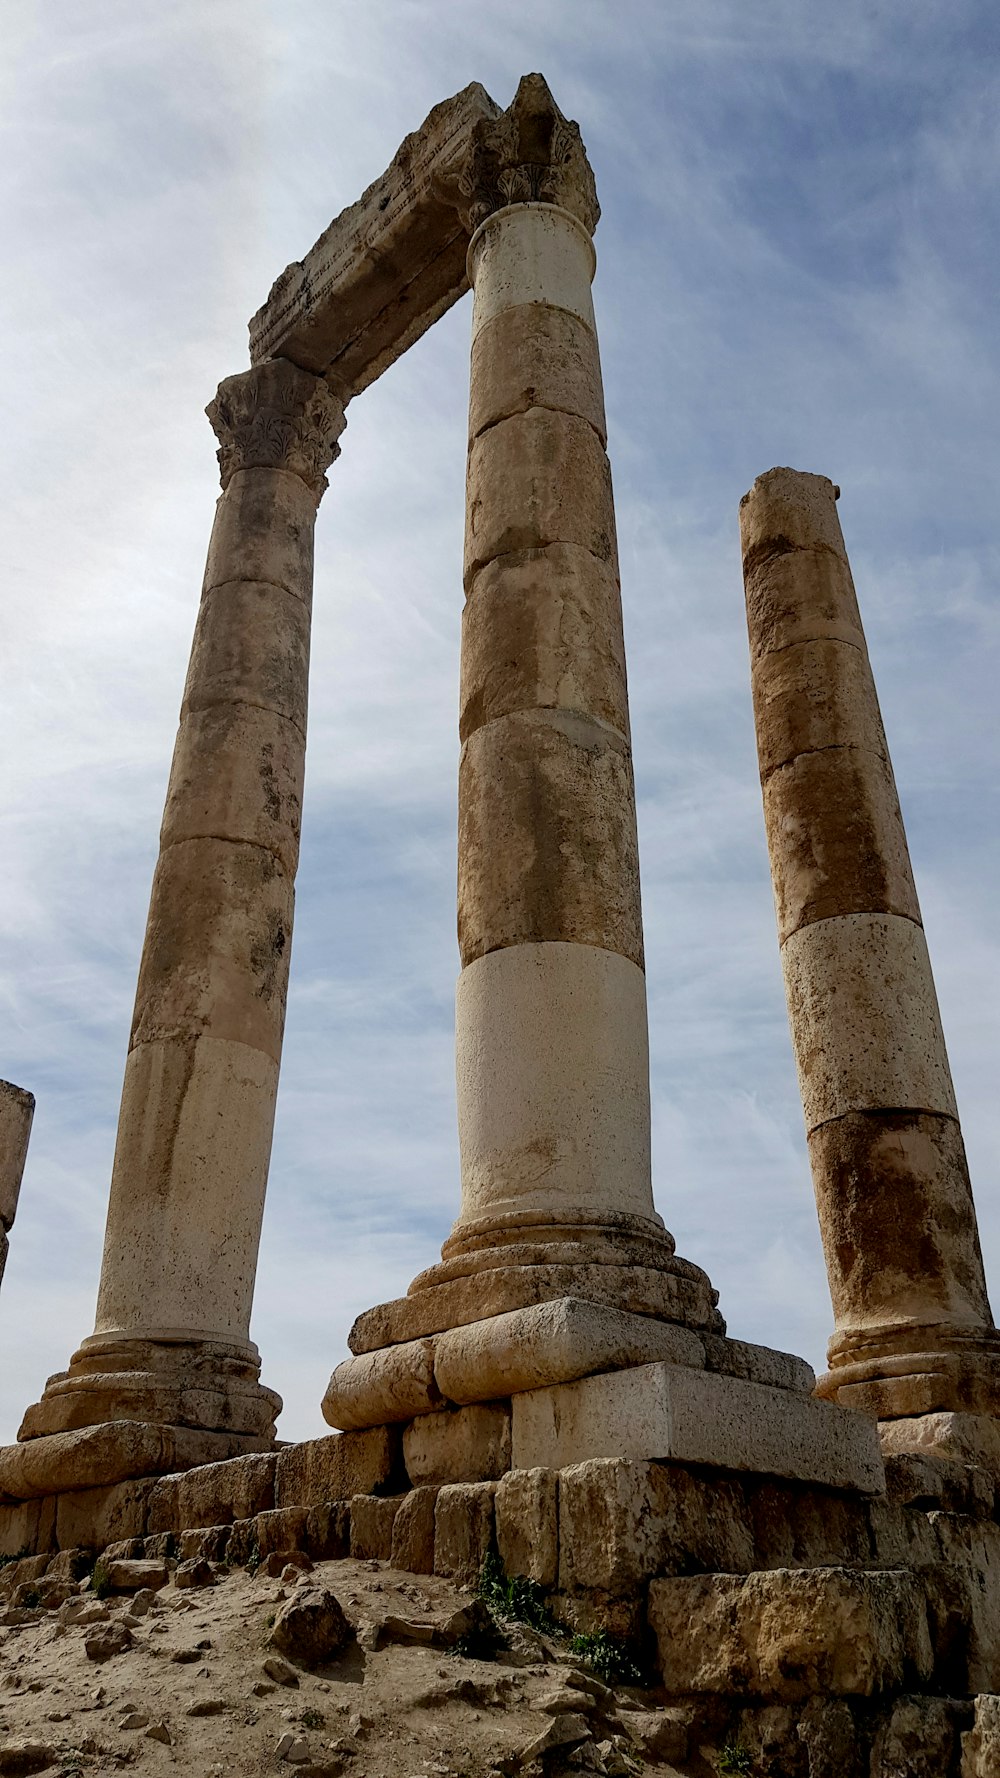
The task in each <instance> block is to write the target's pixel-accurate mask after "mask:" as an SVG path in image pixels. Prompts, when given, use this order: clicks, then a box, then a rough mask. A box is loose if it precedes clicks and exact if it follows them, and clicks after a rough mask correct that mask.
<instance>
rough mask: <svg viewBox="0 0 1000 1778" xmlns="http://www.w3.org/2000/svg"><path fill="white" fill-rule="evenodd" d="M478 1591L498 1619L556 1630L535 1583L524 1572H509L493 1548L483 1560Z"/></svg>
mask: <svg viewBox="0 0 1000 1778" xmlns="http://www.w3.org/2000/svg"><path fill="white" fill-rule="evenodd" d="M477 1591H478V1595H479V1598H480V1599H481V1600H482V1601H483V1604H484V1605H485V1606H486V1609H487V1611H489V1613H490V1615H491V1616H492V1617H493V1618H495V1619H497V1620H498V1621H500V1622H504V1623H514V1624H528V1625H529V1626H530V1628H531V1629H532V1630H541V1631H547V1632H548V1633H549V1634H550V1635H552V1634H556V1635H557V1634H558V1633H559V1625H558V1624H557V1622H556V1620H555V1618H554V1617H553V1615H552V1613H551V1611H550V1610H549V1608H548V1606H547V1605H546V1603H545V1595H544V1593H543V1592H542V1589H541V1587H540V1586H539V1585H538V1582H537V1581H534V1580H528V1579H527V1578H526V1576H525V1575H523V1574H512V1575H508V1574H507V1570H506V1569H505V1568H504V1565H503V1563H502V1562H501V1560H500V1557H499V1556H498V1555H497V1554H496V1551H495V1550H491V1551H490V1552H489V1554H488V1555H487V1556H486V1558H485V1560H484V1562H483V1566H482V1568H481V1570H480V1574H479V1586H478V1589H477Z"/></svg>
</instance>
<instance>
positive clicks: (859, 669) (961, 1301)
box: [740, 469, 1000, 1421]
mask: <svg viewBox="0 0 1000 1778" xmlns="http://www.w3.org/2000/svg"><path fill="white" fill-rule="evenodd" d="M838 494H839V489H837V488H835V487H834V486H833V484H832V483H831V482H829V481H828V480H827V479H826V477H825V476H821V475H804V474H798V473H797V472H796V471H794V470H791V469H772V470H770V471H769V472H768V473H767V474H766V475H762V476H760V477H759V478H758V479H757V481H756V482H755V483H754V485H753V487H752V488H751V490H750V492H749V493H748V494H747V495H745V497H744V499H743V501H742V504H741V507H740V526H741V531H742V541H743V564H744V576H745V582H746V599H747V616H748V623H749V630H750V653H751V661H752V674H753V698H754V712H755V717H756V724H757V745H758V753H759V759H760V775H761V783H762V786H763V795H764V816H765V823H766V827H767V839H768V847H769V850H770V855H771V872H772V876H773V881H774V899H775V907H776V911H777V920H778V935H779V941H780V944H781V956H782V966H783V970H784V977H785V991H786V995H787V1000H788V1017H789V1022H790V1025H791V1031H792V1041H793V1044H794V1048H795V1056H796V1062H797V1066H798V1073H799V1085H800V1088H801V1093H802V1103H803V1109H804V1112H805V1121H806V1129H807V1132H808V1142H809V1155H810V1161H811V1166H812V1175H813V1183H814V1186H815V1191H816V1203H817V1208H818V1211H819V1221H820V1228H821V1231H822V1236H823V1245H824V1250H825V1254H826V1265H827V1273H828V1276H829V1281H830V1292H831V1296H832V1298H833V1309H834V1317H835V1332H834V1335H833V1338H832V1340H831V1342H830V1350H829V1363H830V1372H829V1375H828V1376H826V1377H825V1378H823V1379H821V1382H820V1385H819V1390H820V1393H822V1394H824V1395H826V1396H828V1397H829V1398H831V1399H833V1400H836V1401H839V1402H841V1403H843V1404H844V1405H847V1406H860V1407H863V1408H866V1409H868V1410H869V1411H871V1412H874V1413H875V1414H877V1415H878V1417H879V1418H880V1419H882V1420H892V1421H897V1420H900V1419H904V1418H910V1417H913V1416H923V1415H929V1414H934V1413H935V1412H937V1411H940V1410H950V1411H955V1410H959V1411H963V1410H964V1411H967V1412H972V1413H987V1414H992V1413H995V1411H996V1409H997V1406H998V1387H997V1385H998V1369H997V1358H998V1352H1000V1340H998V1336H997V1334H996V1332H995V1331H994V1327H993V1318H992V1315H991V1312H990V1305H989V1301H988V1298H987V1294H986V1282H985V1277H984V1273H983V1262H982V1256H981V1253H980V1247H979V1235H978V1230H977V1226H976V1213H975V1208H974V1205H973V1200H972V1190H971V1187H970V1183H969V1174H968V1168H967V1166H966V1159H965V1150H964V1147H963V1144H962V1132H961V1127H960V1125H959V1121H958V1109H957V1106H956V1103H955V1093H954V1089H953V1086H952V1080H951V1073H950V1070H949V1066H948V1057H947V1054H946V1051H945V1044H944V1037H943V1034H942V1030H941V1021H940V1016H939V1013H938V1005H937V999H936V996H935V992H934V982H933V978H932V975H931V967H930V961H929V958H928V954H927V945H926V941H925V938H924V932H923V927H922V925H921V920H920V909H919V906H918V903H917V895H916V890H915V888H914V884H913V875H912V871H911V869H910V860H909V855H908V852H907V846H906V836H905V833H904V831H903V823H902V818H901V815H900V810H899V802H898V799H897V796H896V787H895V783H894V781H893V774H892V766H891V764H890V760H889V753H888V748H887V746H886V740H885V734H884V731H883V728H882V721H881V717H880V714H879V706H878V699H877V696H876V692H875V684H874V680H873V678H872V671H871V666H870V664H869V660H868V653H867V649H866V646H865V638H864V633H863V631H862V627H861V619H860V616H859V613H858V605H857V600H856V597H855V592H854V585H853V582H852V579H851V571H850V567H849V565H848V560H847V554H846V551H845V548H844V540H843V536H842V533H841V529H840V523H839V520H838V515H837V508H836V504H835V502H836V499H837V496H838Z"/></svg>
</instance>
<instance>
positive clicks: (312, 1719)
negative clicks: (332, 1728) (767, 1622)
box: [299, 1710, 326, 1729]
mask: <svg viewBox="0 0 1000 1778" xmlns="http://www.w3.org/2000/svg"><path fill="white" fill-rule="evenodd" d="M299 1721H300V1722H301V1724H302V1727H303V1728H304V1729H321V1728H322V1727H323V1724H324V1722H325V1721H326V1718H325V1717H324V1715H323V1712H322V1710H303V1712H302V1715H301V1716H300V1717H299Z"/></svg>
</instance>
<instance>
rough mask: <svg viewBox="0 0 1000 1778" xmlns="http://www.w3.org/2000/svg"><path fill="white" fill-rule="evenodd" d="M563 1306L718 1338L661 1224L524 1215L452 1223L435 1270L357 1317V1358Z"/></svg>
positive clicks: (687, 1265)
mask: <svg viewBox="0 0 1000 1778" xmlns="http://www.w3.org/2000/svg"><path fill="white" fill-rule="evenodd" d="M564 1297H574V1298H578V1299H580V1300H583V1301H586V1302H591V1303H601V1304H605V1305H606V1306H607V1307H609V1308H613V1309H621V1310H624V1311H626V1312H627V1313H629V1314H633V1315H648V1316H652V1317H654V1318H655V1319H656V1320H659V1321H668V1322H673V1323H676V1324H677V1325H678V1326H680V1327H687V1328H690V1329H692V1330H694V1331H695V1332H699V1333H709V1334H714V1335H722V1334H724V1333H725V1331H726V1324H725V1321H724V1320H723V1318H722V1316H721V1314H720V1313H719V1310H718V1307H717V1305H718V1301H719V1293H718V1291H716V1290H713V1288H712V1284H711V1280H710V1279H709V1277H708V1274H707V1273H706V1272H703V1271H702V1269H701V1267H700V1266H695V1265H692V1264H691V1262H690V1261H689V1260H685V1259H680V1258H678V1256H677V1254H676V1253H675V1251H674V1241H673V1236H672V1235H670V1234H669V1233H668V1232H667V1230H666V1229H665V1228H664V1227H663V1225H662V1223H660V1222H659V1220H658V1219H657V1220H654V1219H653V1218H652V1217H649V1218H647V1217H639V1216H629V1215H617V1216H607V1217H605V1218H603V1219H601V1220H600V1221H596V1220H593V1219H590V1218H588V1217H587V1215H586V1214H585V1213H582V1212H581V1213H580V1215H579V1216H577V1217H575V1218H573V1219H572V1220H570V1219H569V1218H566V1219H564V1220H562V1221H559V1222H554V1221H553V1220H552V1219H551V1217H544V1216H542V1215H540V1214H535V1213H532V1212H525V1211H511V1212H509V1213H506V1214H500V1215H493V1216H491V1217H489V1218H486V1217H484V1218H481V1219H479V1220H478V1221H475V1222H458V1223H456V1225H455V1228H454V1229H453V1230H452V1233H451V1235H450V1236H449V1238H448V1240H447V1241H446V1242H445V1244H444V1247H443V1248H442V1253H441V1261H440V1264H438V1265H436V1266H431V1267H429V1268H428V1270H427V1271H425V1272H421V1273H419V1275H418V1276H417V1277H416V1278H415V1279H414V1280H413V1283H412V1284H411V1285H410V1288H409V1290H408V1291H407V1294H406V1296H405V1297H397V1298H396V1299H395V1300H394V1301H392V1302H389V1303H381V1304H379V1305H378V1307H377V1308H374V1309H368V1310H366V1312H365V1313H364V1314H363V1315H359V1316H358V1319H357V1320H356V1321H355V1323H354V1326H353V1327H352V1329H351V1332H350V1335H349V1337H348V1342H347V1343H348V1345H349V1347H350V1349H351V1351H352V1352H354V1353H356V1354H361V1353H367V1352H375V1351H378V1350H379V1349H380V1348H382V1347H385V1346H395V1345H398V1344H401V1343H402V1342H403V1341H406V1340H417V1339H424V1338H426V1337H427V1336H428V1335H431V1334H438V1333H444V1332H446V1331H447V1330H448V1329H450V1328H456V1327H464V1326H467V1325H468V1324H469V1323H470V1322H473V1321H482V1320H484V1319H485V1318H486V1317H488V1316H494V1315H503V1314H508V1313H510V1312H511V1311H513V1310H515V1309H527V1308H530V1307H531V1306H533V1305H535V1304H538V1303H549V1302H556V1301H559V1300H560V1299H562V1298H564Z"/></svg>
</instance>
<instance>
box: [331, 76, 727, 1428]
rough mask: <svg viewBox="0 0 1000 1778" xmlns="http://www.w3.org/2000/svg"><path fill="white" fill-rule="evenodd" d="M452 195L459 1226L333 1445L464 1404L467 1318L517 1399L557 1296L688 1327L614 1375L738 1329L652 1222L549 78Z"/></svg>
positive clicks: (611, 636)
mask: <svg viewBox="0 0 1000 1778" xmlns="http://www.w3.org/2000/svg"><path fill="white" fill-rule="evenodd" d="M458 185H459V191H460V194H461V199H462V204H461V207H462V212H463V215H464V217H465V219H466V221H467V225H468V227H469V229H470V234H471V239H470V245H469V256H468V273H469V282H470V284H471V285H472V287H473V292H474V300H473V320H472V371H471V391H470V407H469V458H468V481H467V506H466V538H465V595H466V598H465V609H464V613H463V620H462V621H463V633H462V634H463V640H462V681H461V699H460V702H461V713H460V732H461V739H462V750H461V758H460V765H459V816H458V830H459V831H458V937H459V949H460V953H461V961H462V972H461V975H460V978H459V983H458V993H457V1005H456V1037H457V1075H458V1124H459V1139H460V1148H461V1165H462V1197H461V1208H460V1213H459V1216H458V1219H457V1221H456V1223H455V1225H454V1228H453V1230H452V1232H451V1235H450V1237H449V1238H448V1240H447V1241H446V1242H445V1245H444V1247H443V1250H442V1258H441V1262H440V1263H439V1264H438V1265H435V1266H433V1267H431V1268H430V1269H429V1270H427V1271H426V1272H423V1273H421V1274H420V1276H418V1277H417V1278H416V1279H415V1280H414V1281H413V1283H412V1285H411V1286H410V1290H409V1292H408V1294H407V1296H406V1297H405V1298H401V1299H399V1300H397V1301H396V1302H393V1303H388V1304H382V1305H380V1306H379V1307H377V1308H375V1309H372V1310H370V1311H368V1312H367V1313H366V1314H364V1315H362V1316H360V1317H359V1319H358V1321H357V1322H356V1323H355V1326H354V1328H353V1329H352V1332H351V1336H350V1345H351V1348H352V1351H353V1352H354V1353H355V1354H356V1355H357V1356H356V1358H355V1360H353V1361H352V1360H348V1361H347V1363H346V1365H344V1366H341V1367H338V1370H337V1372H336V1373H335V1374H334V1377H333V1379H332V1381H331V1386H330V1389H329V1390H328V1392H327V1396H326V1398H325V1401H324V1413H325V1414H326V1416H327V1418H328V1420H329V1421H330V1423H331V1424H332V1425H335V1426H342V1427H350V1426H355V1425H359V1424H363V1423H366V1422H367V1423H375V1422H376V1421H377V1419H378V1418H379V1417H383V1418H385V1417H388V1418H393V1417H396V1418H398V1417H400V1416H401V1415H402V1414H403V1412H404V1410H406V1409H412V1411H414V1412H420V1411H424V1409H425V1408H426V1407H427V1406H428V1405H433V1403H434V1401H435V1400H436V1399H440V1397H439V1396H436V1395H435V1391H436V1390H440V1391H442V1392H443V1393H444V1394H445V1395H450V1396H451V1398H452V1399H458V1396H457V1395H455V1394H453V1393H452V1391H453V1388H454V1387H455V1386H456V1385H455V1379H454V1377H453V1376H451V1377H450V1380H449V1379H446V1374H445V1370H444V1369H442V1368H441V1364H440V1363H439V1362H438V1360H440V1358H441V1353H440V1351H438V1354H437V1358H436V1359H435V1361H434V1362H435V1366H436V1369H435V1381H434V1382H433V1383H431V1382H429V1381H428V1378H429V1376H430V1371H429V1369H428V1366H429V1365H430V1362H431V1361H430V1358H429V1355H428V1350H427V1349H426V1347H425V1346H424V1345H421V1344H420V1342H421V1341H424V1340H425V1339H426V1336H428V1335H434V1334H439V1333H443V1332H446V1331H447V1330H449V1329H454V1328H456V1327H467V1326H469V1324H470V1323H473V1322H482V1323H483V1324H484V1325H483V1336H482V1338H483V1349H484V1350H485V1349H488V1348H491V1347H492V1346H494V1345H495V1346H496V1348H497V1349H498V1350H499V1349H500V1348H501V1347H502V1348H503V1350H504V1351H505V1352H506V1353H507V1357H506V1359H505V1360H504V1363H503V1364H502V1365H501V1366H500V1368H499V1370H498V1371H497V1372H495V1373H494V1372H493V1371H489V1365H488V1364H486V1365H484V1367H483V1370H482V1373H481V1374H480V1373H479V1372H478V1371H477V1373H476V1380H475V1381H470V1378H469V1374H468V1372H467V1371H464V1372H463V1379H464V1381H463V1387H467V1388H469V1389H472V1390H475V1389H480V1388H481V1389H483V1390H485V1391H487V1392H489V1391H492V1392H493V1393H494V1394H495V1393H496V1391H497V1388H498V1387H499V1388H500V1393H501V1394H503V1393H510V1390H511V1388H515V1387H525V1386H526V1385H525V1384H524V1383H523V1381H522V1382H520V1383H518V1382H517V1381H516V1378H518V1377H521V1378H523V1377H524V1376H525V1375H526V1374H528V1370H527V1369H526V1368H525V1367H524V1366H523V1365H522V1364H521V1362H520V1358H519V1357H517V1356H516V1355H515V1348H516V1352H517V1353H521V1352H522V1351H523V1350H524V1349H526V1348H529V1347H530V1346H531V1345H532V1343H533V1342H535V1343H537V1326H538V1325H540V1324H538V1323H537V1321H536V1320H535V1319H531V1316H530V1313H529V1319H528V1320H527V1321H524V1322H517V1323H514V1322H512V1321H511V1319H510V1316H511V1314H512V1313H515V1312H520V1311H522V1310H524V1311H529V1312H533V1310H534V1308H535V1306H537V1305H540V1304H553V1303H556V1302H559V1301H566V1300H567V1299H569V1300H571V1301H572V1303H573V1304H575V1307H574V1308H573V1309H572V1310H571V1311H569V1312H568V1313H572V1314H575V1313H576V1312H577V1309H579V1306H580V1303H581V1301H583V1302H585V1303H592V1304H598V1305H601V1306H602V1307H605V1306H606V1307H608V1308H612V1309H614V1310H617V1311H625V1312H627V1313H628V1314H630V1315H632V1316H633V1317H634V1318H635V1319H638V1318H639V1317H650V1318H655V1319H656V1320H657V1321H662V1322H668V1323H670V1324H671V1330H670V1331H669V1332H668V1333H667V1334H662V1333H660V1332H658V1331H657V1330H655V1329H652V1328H651V1327H650V1323H649V1322H643V1323H642V1325H641V1326H640V1328H639V1330H638V1333H637V1334H636V1336H635V1340H634V1341H633V1344H632V1345H631V1346H630V1345H629V1343H628V1339H627V1338H624V1339H619V1340H618V1343H617V1345H615V1344H614V1343H613V1342H612V1341H611V1340H610V1339H609V1340H608V1342H607V1344H606V1348H602V1350H605V1351H606V1355H607V1362H606V1364H605V1365H604V1366H603V1368H614V1366H615V1365H617V1364H620V1363H628V1362H644V1359H645V1357H646V1356H657V1357H660V1356H669V1355H673V1354H675V1353H678V1352H683V1353H684V1354H685V1355H686V1356H687V1358H688V1359H689V1360H690V1362H699V1363H701V1362H703V1347H702V1345H701V1344H700V1342H699V1340H698V1339H697V1338H695V1339H693V1340H692V1339H690V1338H684V1337H681V1335H680V1334H679V1333H678V1332H677V1328H676V1325H675V1324H681V1326H682V1327H683V1329H684V1332H685V1334H686V1333H687V1331H688V1330H697V1333H698V1334H701V1333H707V1334H709V1335H713V1336H714V1335H716V1334H718V1333H720V1332H722V1331H723V1330H724V1323H723V1321H722V1318H721V1316H720V1315H719V1312H718V1309H717V1306H716V1305H717V1296H716V1293H715V1292H714V1291H713V1290H712V1287H711V1284H710V1282H709V1279H708V1277H707V1275H706V1274H705V1272H704V1271H702V1270H701V1268H700V1267H698V1266H695V1265H692V1264H690V1263H689V1262H688V1261H686V1260H683V1259H680V1258H678V1257H677V1256H676V1254H675V1252H674V1241H673V1237H672V1236H671V1235H670V1234H669V1233H668V1231H667V1230H666V1229H665V1228H664V1226H663V1222H662V1221H661V1219H660V1217H659V1216H658V1215H657V1213H656V1211H655V1209H654V1206H653V1192H652V1183H651V1173H650V1108H649V1056H648V1035H647V1018H646V983H645V975H644V970H643V945H642V914H641V907H640V896H639V861H638V845H637V839H636V818H635V790H634V785H633V777H632V757H631V746H630V736H629V718H628V694H627V690H626V679H625V653H624V642H623V635H622V611H621V595H620V590H619V581H618V559H617V547H616V539H615V519H614V503H613V498H612V490H611V472H610V468H609V464H608V458H607V455H606V451H605V444H606V426H605V417H604V398H603V391H602V384H601V367H600V357H599V352H598V345H597V332H596V327H595V321H594V310H593V304H592V300H591V280H592V278H593V275H594V268H595V263H596V262H595V254H594V248H593V242H592V238H591V237H592V235H593V231H594V228H595V226H596V223H597V218H598V214H599V211H598V206H597V199H596V193H595V190H594V181H593V175H592V173H591V170H590V166H589V163H588V162H587V158H586V154H585V151H584V149H583V145H582V143H581V141H580V137H579V132H578V130H577V128H576V125H575V124H571V123H568V122H567V120H566V119H565V118H564V117H563V116H562V114H561V113H560V112H559V111H558V109H557V107H556V106H555V104H554V102H553V100H552V97H551V94H550V93H549V91H548V88H547V87H546V85H545V82H544V81H543V80H542V79H541V77H540V76H538V75H534V76H527V77H526V78H525V79H524V80H523V81H522V82H521V84H520V86H519V88H518V92H517V96H516V98H515V100H514V103H513V105H512V106H511V107H510V110H509V111H508V112H506V113H504V114H503V116H502V117H501V118H500V119H499V120H497V121H496V122H487V123H484V124H482V125H481V126H480V127H479V129H478V134H477V136H476V139H475V142H474V145H473V149H472V152H471V154H470V156H469V160H468V162H467V164H466V165H465V167H464V168H463V170H462V173H461V175H460V178H459V181H458ZM500 1317H506V1318H507V1319H506V1322H505V1325H504V1326H503V1327H502V1328H501V1327H500V1325H499V1318H500ZM490 1318H492V1319H490ZM487 1323H488V1325H487ZM600 1325H601V1326H602V1328H606V1327H607V1326H609V1325H610V1322H609V1320H608V1317H606V1316H605V1317H604V1318H603V1320H601V1322H600ZM675 1336H676V1337H675ZM602 1338H603V1335H602ZM651 1340H652V1341H654V1342H656V1350H655V1352H650V1350H649V1346H648V1342H649V1341H651ZM570 1343H572V1342H570ZM556 1344H557V1342H556V1340H555V1336H554V1335H553V1336H551V1339H550V1346H551V1352H552V1358H551V1362H552V1371H553V1375H554V1380H562V1379H563V1377H564V1376H567V1375H571V1374H572V1375H579V1374H580V1373H579V1371H569V1370H567V1371H564V1372H563V1373H562V1375H555V1372H556V1371H557V1368H558V1363H559V1362H560V1361H559V1360H557V1358H556V1357H555V1347H556ZM387 1348H391V1349H392V1350H390V1351H388V1352H387V1351H386V1349H387ZM637 1352H641V1353H642V1354H643V1356H642V1357H636V1356H634V1354H635V1353H637ZM628 1353H632V1354H633V1356H632V1357H629V1356H628V1355H627V1354H628ZM623 1354H625V1356H622V1355H623ZM613 1355H616V1356H613ZM473 1368H475V1367H473ZM592 1368H595V1369H596V1368H601V1366H600V1365H599V1364H598V1363H597V1362H596V1361H595V1363H594V1365H593V1367H592ZM528 1369H530V1367H528ZM487 1371H489V1377H487V1374H486V1373H487ZM449 1381H450V1386H449ZM501 1385H504V1386H501ZM471 1398H472V1399H488V1394H484V1395H480V1396H478V1397H476V1396H473V1397H471Z"/></svg>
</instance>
